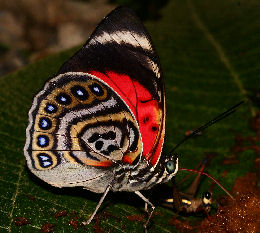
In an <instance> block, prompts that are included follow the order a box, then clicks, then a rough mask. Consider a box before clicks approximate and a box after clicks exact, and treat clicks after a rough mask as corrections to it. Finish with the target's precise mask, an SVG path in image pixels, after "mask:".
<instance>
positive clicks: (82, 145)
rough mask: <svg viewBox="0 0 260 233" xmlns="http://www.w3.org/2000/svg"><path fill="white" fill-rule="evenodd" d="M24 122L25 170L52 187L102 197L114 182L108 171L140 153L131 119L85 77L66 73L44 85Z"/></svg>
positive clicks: (105, 88)
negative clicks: (71, 188)
mask: <svg viewBox="0 0 260 233" xmlns="http://www.w3.org/2000/svg"><path fill="white" fill-rule="evenodd" d="M29 122H30V123H29V126H28V127H27V132H26V136H27V138H26V145H25V148H24V153H25V156H26V159H27V164H28V167H29V168H30V170H31V171H32V172H33V173H34V174H35V175H37V176H38V177H40V178H41V179H42V180H45V181H46V182H47V183H50V184H52V185H54V186H59V187H62V186H84V187H87V188H88V189H90V190H91V189H93V191H94V192H103V191H104V190H103V189H104V188H105V187H107V185H108V184H109V183H110V182H111V179H113V173H112V169H109V168H110V167H113V166H116V165H117V164H118V163H121V161H122V159H123V157H124V156H125V155H126V154H127V155H129V156H130V157H131V158H137V159H138V158H139V157H140V155H141V153H142V141H141V136H140V132H139V130H138V124H137V122H136V120H135V117H134V115H133V114H132V113H131V111H130V110H129V108H128V107H127V105H126V104H125V103H124V102H123V101H122V99H121V98H120V96H118V95H117V94H116V93H115V92H114V91H113V90H112V89H111V88H110V87H109V86H108V85H107V84H106V83H104V82H103V81H102V80H100V79H97V78H96V77H95V76H93V75H90V74H86V73H82V72H67V73H65V74H60V75H58V76H57V77H55V78H53V79H51V80H50V81H48V82H47V83H46V84H45V86H44V88H43V90H41V91H40V92H39V93H38V94H37V95H36V96H35V98H34V101H33V105H32V107H31V109H30V111H29ZM101 184H103V185H101Z"/></svg>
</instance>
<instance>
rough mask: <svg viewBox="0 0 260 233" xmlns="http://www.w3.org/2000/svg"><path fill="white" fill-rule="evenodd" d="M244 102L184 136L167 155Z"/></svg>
mask: <svg viewBox="0 0 260 233" xmlns="http://www.w3.org/2000/svg"><path fill="white" fill-rule="evenodd" d="M244 102H245V101H244V100H243V101H240V102H239V103H237V104H236V105H234V106H233V107H231V108H229V109H228V110H226V111H225V112H223V113H221V114H220V115H218V116H217V117H215V118H214V119H213V120H210V121H208V122H207V123H206V124H204V125H202V126H200V127H199V128H198V129H196V130H195V131H193V132H192V133H191V134H190V135H188V136H186V137H185V138H183V139H182V140H181V141H180V142H179V143H178V144H177V145H176V146H175V147H174V148H173V149H172V150H171V151H170V152H169V154H171V153H172V152H174V151H175V150H176V149H177V148H178V147H179V146H180V145H181V144H182V143H184V142H185V141H187V140H188V139H189V138H191V137H194V136H195V135H196V134H198V133H200V132H202V131H203V130H205V129H206V128H208V127H209V126H211V125H213V124H215V123H217V122H218V121H220V120H222V119H224V118H225V117H227V116H229V115H230V114H232V113H234V112H235V111H236V108H237V107H238V106H240V105H241V104H243V103H244Z"/></svg>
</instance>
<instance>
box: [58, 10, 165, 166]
mask: <svg viewBox="0 0 260 233" xmlns="http://www.w3.org/2000/svg"><path fill="white" fill-rule="evenodd" d="M66 72H86V73H89V74H92V75H95V76H96V77H98V78H99V79H101V80H103V81H104V82H105V83H107V84H108V85H109V86H110V87H111V88H112V89H113V90H114V91H115V92H116V93H117V94H118V95H119V96H120V97H121V98H122V100H123V101H124V102H125V103H126V105H127V106H128V107H129V108H130V110H131V111H132V113H133V114H134V116H135V118H136V120H137V122H138V125H139V129H140V132H141V137H142V142H143V156H144V157H145V158H146V159H147V160H148V161H150V163H151V164H152V165H156V164H157V162H158V160H159V158H160V154H161V150H162V146H163V140H164V132H165V92H164V84H163V79H162V75H161V68H160V64H159V59H158V56H157V54H156V52H155V49H154V47H153V45H152V42H151V39H150V36H149V34H148V33H147V32H146V30H145V28H144V26H143V24H142V23H141V21H140V20H139V19H138V17H137V16H136V15H135V13H134V12H133V11H132V10H130V9H128V8H125V7H119V8H117V9H115V10H114V11H112V12H111V13H110V14H109V15H108V16H107V17H105V18H104V19H103V21H102V22H101V23H100V24H99V25H98V27H97V28H96V29H95V31H94V33H93V34H92V35H91V36H90V38H89V40H88V41H87V42H86V44H85V45H84V46H83V48H82V49H81V50H79V51H78V52H77V53H76V54H75V55H74V56H73V57H72V58H71V59H70V60H69V61H67V62H66V63H65V64H64V65H63V66H62V67H61V69H60V71H59V73H60V74H61V73H66ZM134 160H135V157H131V156H128V155H126V156H124V158H123V162H125V163H130V164H132V163H133V161H134Z"/></svg>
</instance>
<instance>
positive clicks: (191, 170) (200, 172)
mask: <svg viewBox="0 0 260 233" xmlns="http://www.w3.org/2000/svg"><path fill="white" fill-rule="evenodd" d="M179 170H180V171H189V172H194V173H198V174H201V175H205V176H207V177H209V178H210V179H211V180H213V181H214V182H215V183H216V184H217V185H218V186H219V187H220V188H222V189H223V190H224V192H225V193H226V194H227V195H228V196H229V197H230V198H231V199H232V200H235V198H234V197H233V196H232V195H231V194H230V193H229V192H228V191H227V190H226V189H225V188H224V187H223V186H222V185H221V184H220V183H219V182H218V181H217V180H216V179H215V178H213V177H212V176H211V175H209V174H208V173H206V172H202V171H197V170H194V169H188V168H179Z"/></svg>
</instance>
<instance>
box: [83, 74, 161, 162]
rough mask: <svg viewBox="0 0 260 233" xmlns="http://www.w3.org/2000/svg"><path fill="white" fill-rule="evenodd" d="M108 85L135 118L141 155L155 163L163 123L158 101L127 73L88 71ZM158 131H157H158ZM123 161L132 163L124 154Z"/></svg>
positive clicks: (157, 156)
mask: <svg viewBox="0 0 260 233" xmlns="http://www.w3.org/2000/svg"><path fill="white" fill-rule="evenodd" d="M88 73H89V74H92V75H94V76H96V77H98V78H100V79H101V80H103V81H104V82H105V83H106V84H107V85H108V86H110V87H111V88H112V89H113V90H114V91H115V92H116V93H117V94H118V95H119V96H120V97H121V98H122V99H123V100H124V101H125V103H126V104H127V106H128V107H129V108H130V109H131V111H132V112H133V114H134V116H135V118H136V119H137V122H138V125H139V129H140V132H141V136H142V142H143V156H145V158H146V159H147V160H150V163H151V164H152V165H155V164H156V163H157V161H158V159H159V157H160V154H161V150H162V146H163V137H164V125H160V124H164V123H163V119H162V118H163V116H162V113H161V114H160V111H161V109H159V105H158V101H157V100H155V99H152V95H151V94H150V92H149V91H148V90H147V89H146V88H144V87H143V86H142V85H141V84H140V83H138V82H137V81H135V80H132V79H131V78H130V77H129V76H128V75H125V74H118V73H115V72H113V71H109V72H107V73H106V74H103V73H100V72H98V71H94V70H92V71H89V72H88ZM158 131H159V132H158ZM123 162H125V163H130V164H131V163H132V162H133V161H132V160H131V158H129V157H127V155H126V156H124V161H123Z"/></svg>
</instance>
